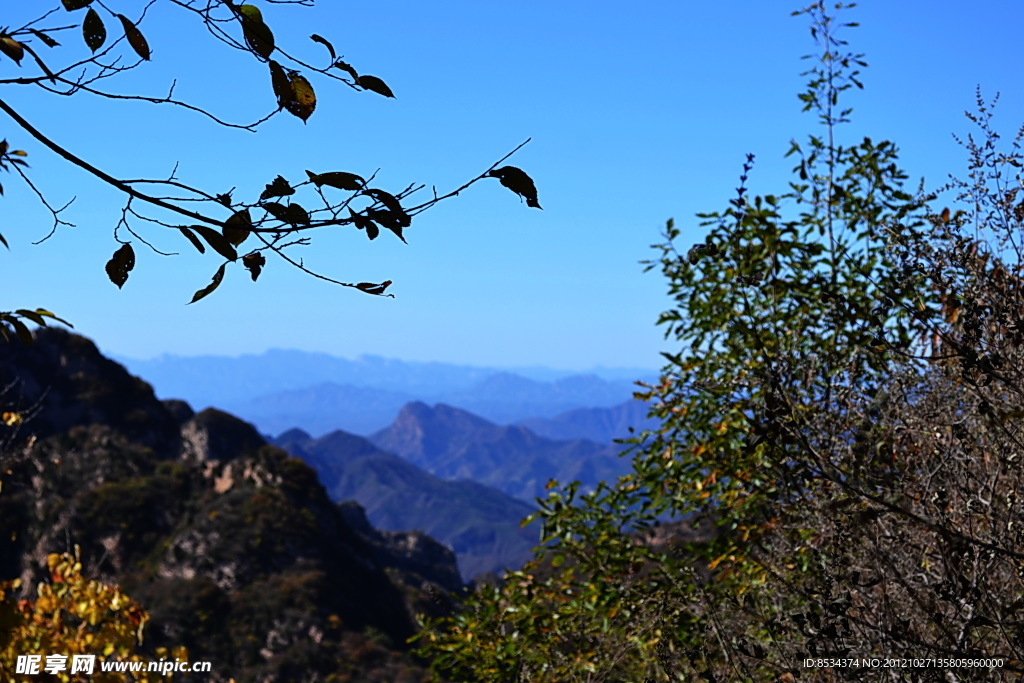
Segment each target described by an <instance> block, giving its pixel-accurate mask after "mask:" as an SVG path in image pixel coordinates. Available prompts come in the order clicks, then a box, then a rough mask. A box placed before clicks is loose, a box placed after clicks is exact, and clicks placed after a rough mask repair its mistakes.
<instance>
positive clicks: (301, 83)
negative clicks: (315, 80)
mask: <svg viewBox="0 0 1024 683" xmlns="http://www.w3.org/2000/svg"><path fill="white" fill-rule="evenodd" d="M288 85H289V88H290V89H291V97H290V98H289V99H288V100H287V101H285V103H284V108H285V109H287V110H288V112H289V113H291V114H294V115H295V116H298V117H299V118H300V119H302V120H303V122H305V121H306V119H308V118H309V117H310V115H311V114H312V113H313V110H314V109H316V94H315V93H314V92H313V86H312V85H310V83H309V81H307V80H306V78H305V77H304V76H303V75H302V74H299V73H293V74H292V75H291V77H290V79H289V84H288Z"/></svg>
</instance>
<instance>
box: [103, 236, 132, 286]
mask: <svg viewBox="0 0 1024 683" xmlns="http://www.w3.org/2000/svg"><path fill="white" fill-rule="evenodd" d="M134 267H135V250H134V249H132V245H130V244H128V243H127V242H126V243H125V244H122V245H121V248H120V249H118V250H117V251H115V252H114V255H113V256H111V257H110V260H109V261H107V266H106V270H107V277H109V278H110V281H111V282H113V283H114V284H115V285H117V288H118V289H121V287H123V286H124V283H125V282H127V281H128V273H129V272H130V271H131V269H132V268H134Z"/></svg>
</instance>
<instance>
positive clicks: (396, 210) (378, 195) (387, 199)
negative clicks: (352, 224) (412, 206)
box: [363, 188, 412, 228]
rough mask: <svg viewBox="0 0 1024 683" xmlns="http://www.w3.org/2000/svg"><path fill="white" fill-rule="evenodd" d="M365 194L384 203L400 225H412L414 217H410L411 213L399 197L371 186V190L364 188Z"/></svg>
mask: <svg viewBox="0 0 1024 683" xmlns="http://www.w3.org/2000/svg"><path fill="white" fill-rule="evenodd" d="M363 194H365V195H369V196H370V197H373V198H374V199H376V200H377V201H378V202H380V203H381V204H383V205H384V207H385V208H386V209H387V210H388V211H390V212H391V214H393V216H394V219H395V220H396V221H397V224H398V225H400V226H402V227H406V228H407V227H409V226H410V225H412V218H410V217H409V214H407V213H406V212H405V209H403V208H402V205H401V204H399V203H398V199H397V198H396V197H395V196H394V195H393V194H391V193H390V192H385V191H384V190H378V189H376V188H370V189H369V190H364V191H363Z"/></svg>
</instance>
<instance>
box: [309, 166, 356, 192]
mask: <svg viewBox="0 0 1024 683" xmlns="http://www.w3.org/2000/svg"><path fill="white" fill-rule="evenodd" d="M306 175H308V176H309V179H310V180H312V181H313V183H314V184H315V185H316V186H317V187H320V186H321V185H330V186H331V187H336V188H338V189H339V190H350V191H352V192H355V191H357V190H361V189H363V187H364V186H365V185H366V181H365V180H363V179H362V178H361V177H360V176H357V175H356V174H355V173H346V172H345V171H328V172H327V173H313V172H312V171H306Z"/></svg>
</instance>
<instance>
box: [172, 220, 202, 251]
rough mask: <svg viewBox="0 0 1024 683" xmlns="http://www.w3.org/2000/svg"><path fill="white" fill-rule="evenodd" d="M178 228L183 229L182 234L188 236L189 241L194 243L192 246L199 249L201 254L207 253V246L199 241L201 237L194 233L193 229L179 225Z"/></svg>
mask: <svg viewBox="0 0 1024 683" xmlns="http://www.w3.org/2000/svg"><path fill="white" fill-rule="evenodd" d="M178 230H181V234H182V235H184V236H185V237H187V238H188V241H189V242H191V243H192V246H193V247H195V248H196V249H198V250H199V253H200V254H205V253H206V247H204V246H203V243H202V242H200V241H199V238H198V237H196V236H195V235H193V234H192V231H191V230H189V229H188V228H186V227H185V226H183V225H182V226H178Z"/></svg>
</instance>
